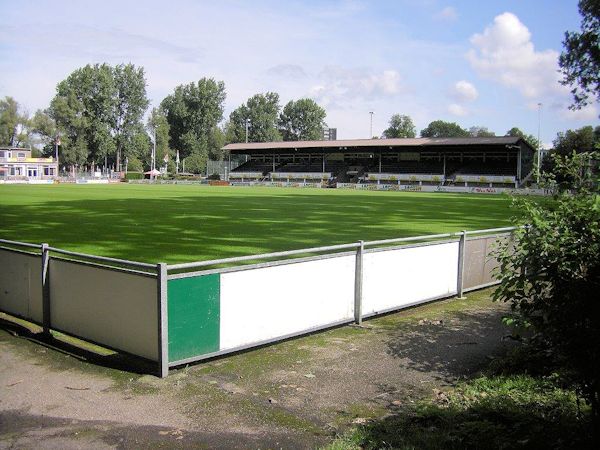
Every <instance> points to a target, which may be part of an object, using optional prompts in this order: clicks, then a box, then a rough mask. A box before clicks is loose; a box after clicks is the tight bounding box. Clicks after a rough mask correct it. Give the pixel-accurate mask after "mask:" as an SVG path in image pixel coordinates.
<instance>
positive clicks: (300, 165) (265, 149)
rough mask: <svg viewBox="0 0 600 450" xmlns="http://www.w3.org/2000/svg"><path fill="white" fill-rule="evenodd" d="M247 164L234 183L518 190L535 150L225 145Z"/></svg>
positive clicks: (508, 141)
mask: <svg viewBox="0 0 600 450" xmlns="http://www.w3.org/2000/svg"><path fill="white" fill-rule="evenodd" d="M223 150H226V151H227V152H229V154H230V155H232V156H233V155H245V156H246V157H247V158H248V160H247V161H246V162H245V163H243V164H241V165H240V166H238V167H237V168H235V169H233V170H232V171H231V172H230V174H229V177H230V180H232V181H241V182H244V181H247V182H253V181H284V182H305V183H306V182H323V181H328V180H329V181H334V182H338V183H367V184H368V183H375V184H380V183H385V184H404V185H406V184H419V185H440V186H444V185H445V186H465V187H466V186H485V187H487V186H489V187H519V186H521V185H523V184H524V183H525V182H526V181H527V180H528V179H529V177H530V175H531V173H532V170H533V160H534V153H535V150H534V148H533V147H532V146H531V145H530V144H529V143H527V141H525V140H524V139H522V138H519V137H512V136H501V137H471V138H403V139H352V140H339V141H285V142H256V143H235V144H228V145H226V146H225V147H223Z"/></svg>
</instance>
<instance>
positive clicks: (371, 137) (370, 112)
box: [369, 111, 373, 139]
mask: <svg viewBox="0 0 600 450" xmlns="http://www.w3.org/2000/svg"><path fill="white" fill-rule="evenodd" d="M369 114H371V133H370V135H369V139H373V111H369Z"/></svg>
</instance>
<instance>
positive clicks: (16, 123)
mask: <svg viewBox="0 0 600 450" xmlns="http://www.w3.org/2000/svg"><path fill="white" fill-rule="evenodd" d="M20 109H21V108H20V107H19V103H18V102H17V101H16V100H15V99H14V98H12V97H4V99H3V100H0V145H5V146H10V147H19V146H24V145H25V144H27V143H28V137H29V136H28V130H27V128H28V117H27V114H26V113H24V112H22V111H21V110H20Z"/></svg>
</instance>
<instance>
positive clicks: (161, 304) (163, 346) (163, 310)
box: [156, 263, 169, 378]
mask: <svg viewBox="0 0 600 450" xmlns="http://www.w3.org/2000/svg"><path fill="white" fill-rule="evenodd" d="M156 275H157V286H158V289H157V300H158V302H157V303H158V304H157V307H158V364H159V367H158V370H159V376H160V377H161V378H164V377H166V376H167V375H168V374H169V322H168V310H167V265H166V264H165V263H158V264H157V265H156Z"/></svg>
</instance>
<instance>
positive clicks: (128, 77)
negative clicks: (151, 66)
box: [112, 64, 149, 171]
mask: <svg viewBox="0 0 600 450" xmlns="http://www.w3.org/2000/svg"><path fill="white" fill-rule="evenodd" d="M113 77H114V85H115V91H116V92H115V94H116V96H115V102H114V113H113V123H112V128H113V135H114V137H115V145H116V150H117V154H116V167H117V170H119V171H120V170H121V154H122V153H123V151H124V150H125V152H126V154H127V155H126V156H129V155H130V154H131V155H133V154H134V153H135V150H134V149H132V148H131V147H132V146H133V147H135V145H136V143H139V139H140V138H139V137H136V134H138V133H140V132H142V130H141V127H140V124H141V121H142V116H143V115H144V112H145V111H146V109H147V108H148V104H149V101H148V98H147V97H146V79H145V77H144V68H143V67H135V66H134V65H133V64H119V65H118V66H116V67H115V68H114V70H113Z"/></svg>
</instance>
